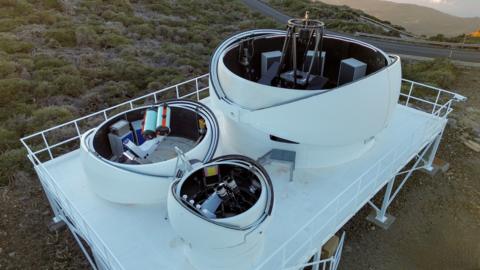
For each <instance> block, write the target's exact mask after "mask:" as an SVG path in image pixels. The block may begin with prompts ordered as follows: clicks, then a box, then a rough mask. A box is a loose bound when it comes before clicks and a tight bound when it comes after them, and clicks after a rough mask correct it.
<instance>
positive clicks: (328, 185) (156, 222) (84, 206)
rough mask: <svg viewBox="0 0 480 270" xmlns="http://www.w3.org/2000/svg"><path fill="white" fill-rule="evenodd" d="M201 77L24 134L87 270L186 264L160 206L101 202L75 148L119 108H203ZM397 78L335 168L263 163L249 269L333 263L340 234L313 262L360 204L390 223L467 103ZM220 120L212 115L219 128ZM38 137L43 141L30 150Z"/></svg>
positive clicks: (55, 208) (224, 151)
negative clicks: (263, 227) (381, 109)
mask: <svg viewBox="0 0 480 270" xmlns="http://www.w3.org/2000/svg"><path fill="white" fill-rule="evenodd" d="M207 80H208V74H207V75H203V76H201V77H199V78H195V79H192V80H189V81H187V82H184V83H181V84H178V85H175V86H173V87H171V88H167V89H164V90H160V91H157V92H154V93H151V94H148V95H146V96H142V97H139V98H136V99H134V100H131V101H127V102H125V103H122V104H120V105H117V106H115V107H113V108H109V109H106V110H103V111H100V112H97V113H94V114H91V115H88V116H86V117H82V118H80V119H77V120H74V121H71V122H68V123H65V124H62V125H60V126H57V127H53V128H51V129H48V130H45V131H41V132H39V133H36V134H33V135H31V136H28V137H25V138H23V139H22V143H23V144H24V145H25V147H26V148H27V150H28V157H29V159H30V160H31V161H32V163H33V164H34V167H35V170H36V172H37V174H38V175H39V178H40V181H41V183H42V185H43V187H44V189H45V193H46V195H47V198H48V199H49V201H50V204H51V206H52V208H53V211H54V214H55V218H56V219H57V220H59V221H60V220H61V221H63V222H65V223H66V224H67V226H68V227H69V229H70V230H71V231H72V233H73V235H74V237H75V238H76V239H77V241H78V243H79V245H80V247H81V248H82V250H83V251H84V253H85V254H86V256H87V258H88V260H89V261H90V263H91V264H92V267H93V268H94V269H97V268H98V269H194V268H193V267H192V266H191V265H190V263H189V262H188V260H187V259H186V257H185V256H184V253H183V245H184V244H183V242H182V240H181V239H180V238H179V237H178V236H176V234H175V233H174V232H173V230H172V228H171V226H170V224H169V222H168V219H166V218H165V217H166V216H167V215H166V206H165V205H121V204H114V203H110V202H108V201H105V200H102V199H101V198H99V197H98V196H96V195H95V194H94V193H93V192H92V191H91V190H90V189H89V186H88V183H87V179H86V174H85V173H84V171H83V169H82V165H81V164H80V158H79V151H78V150H77V149H78V140H79V136H80V135H81V134H82V133H83V132H85V131H86V130H88V129H89V128H91V127H92V123H93V124H98V123H99V122H101V121H104V120H106V119H108V118H109V117H110V116H112V115H114V113H115V112H118V111H119V110H122V109H128V108H134V107H136V106H140V105H145V104H152V103H154V102H157V101H159V100H161V99H162V98H163V97H166V96H169V93H174V95H176V96H177V97H178V98H194V99H197V100H200V101H201V102H204V103H205V104H207V105H208V104H209V99H208V97H206V96H207V95H206V94H207V92H206V90H208V84H207ZM404 84H405V85H404V87H403V88H402V89H403V91H404V92H403V93H402V94H401V99H400V103H399V104H398V105H397V107H396V109H395V113H394V117H393V119H392V122H391V124H390V125H389V127H387V128H386V129H385V130H384V131H383V132H382V133H380V134H379V135H378V136H377V138H376V143H375V145H374V146H373V148H372V149H371V150H370V151H368V152H367V153H365V154H364V155H363V156H362V157H360V158H358V159H356V160H353V161H351V162H348V163H345V164H343V165H341V166H338V167H335V168H334V169H332V168H318V169H300V168H296V169H295V174H294V175H293V176H292V175H291V174H290V171H289V169H292V168H291V165H290V164H289V163H290V161H291V158H290V159H289V162H285V163H281V162H280V163H277V162H272V163H270V164H266V165H265V168H266V170H267V171H268V173H269V175H270V177H271V178H272V181H273V184H274V190H275V195H276V197H275V200H276V202H275V208H276V211H275V212H274V214H273V216H272V220H271V224H270V226H269V227H268V230H267V231H266V232H265V234H266V242H265V249H264V252H263V254H262V256H261V258H260V259H259V261H258V265H257V266H256V269H259V270H260V269H268V270H278V269H302V268H304V267H307V266H310V267H312V268H313V269H327V268H328V269H336V268H337V267H338V263H339V261H340V257H341V250H342V246H343V241H344V239H345V235H344V234H343V235H342V237H341V240H340V244H339V247H338V250H337V252H336V253H335V254H334V256H332V257H330V258H327V259H320V258H321V257H320V253H321V247H322V245H323V244H324V243H325V242H326V241H327V240H328V239H330V238H331V237H332V235H334V234H335V233H337V231H338V230H339V229H341V227H342V226H343V225H344V224H345V223H346V222H347V221H348V220H349V219H350V218H351V217H352V216H353V215H355V213H356V212H357V211H358V210H359V209H360V208H362V207H363V206H364V205H365V204H366V203H369V204H370V205H371V206H372V207H373V208H374V209H375V217H374V219H375V220H377V221H380V223H384V224H386V223H388V222H389V221H390V220H389V218H388V216H387V214H386V211H387V208H388V206H389V205H390V204H391V202H392V200H393V199H394V198H395V196H396V195H397V194H398V192H399V191H400V189H401V188H402V187H403V185H404V184H405V182H406V181H407V179H408V178H409V177H410V175H411V174H412V173H413V172H414V171H416V170H418V169H420V168H429V167H430V166H431V165H432V162H433V159H434V157H435V153H436V150H437V149H438V146H439V143H440V139H441V136H442V133H443V130H444V128H445V124H446V122H447V116H448V114H449V113H450V112H451V111H452V108H451V105H452V103H453V102H454V101H460V100H464V99H465V98H464V97H462V96H460V95H457V94H455V93H452V92H448V91H445V90H442V89H438V88H434V87H430V86H427V85H423V84H419V83H415V82H412V81H408V80H404ZM416 88H421V89H422V91H423V93H424V91H425V90H426V91H430V93H431V95H430V96H432V98H431V99H428V98H424V96H425V95H424V94H422V97H423V98H420V97H418V96H416V95H415V89H416ZM185 89H189V90H188V91H186V90H185ZM182 95H183V96H182ZM170 96H171V95H170ZM212 110H213V111H214V112H215V108H212ZM222 120H223V119H222V118H221V117H220V116H219V122H220V124H221V123H222ZM88 125H90V126H88ZM93 126H94V125H93ZM67 131H71V134H72V136H71V137H68V138H64V137H63V138H62V140H60V141H57V142H52V140H51V139H50V137H54V136H53V135H52V134H54V133H55V132H57V133H59V132H62V134H67V133H68V132H67ZM223 136H228V134H222V135H221V138H220V144H219V150H218V153H217V154H218V155H222V154H230V153H231V152H229V150H228V149H229V147H228V145H225V143H224V141H223V140H222V137H223ZM42 142H43V143H44V145H45V146H44V147H40V148H38V144H39V143H42ZM33 146H37V147H33ZM65 149H68V150H66V151H65ZM62 151H63V152H62ZM412 164H413V166H410V167H409V168H407V169H403V168H405V167H406V166H407V165H412ZM407 167H408V166H407ZM400 176H402V177H403V179H402V180H401V181H400V182H399V184H398V186H397V189H395V190H394V181H396V180H395V179H396V178H399V177H400ZM292 177H293V181H291V179H292ZM385 185H387V187H386V195H385V196H384V199H383V203H382V206H381V207H377V206H376V205H374V204H373V203H372V202H371V201H370V200H371V198H372V197H373V196H374V195H375V194H376V193H377V192H378V191H379V190H381V189H382V188H383V187H384V186H385ZM84 243H86V244H87V245H88V246H89V248H87V247H85V246H84ZM88 250H90V251H91V252H89V251H88ZM312 257H313V260H311V258H312ZM323 267H326V268H323Z"/></svg>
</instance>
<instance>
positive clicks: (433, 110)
mask: <svg viewBox="0 0 480 270" xmlns="http://www.w3.org/2000/svg"><path fill="white" fill-rule="evenodd" d="M437 91H438V90H437ZM441 93H442V92H441V91H438V94H437V98H436V99H435V104H433V109H432V114H433V113H434V112H435V109H436V108H437V103H438V99H439V98H440V94H441Z"/></svg>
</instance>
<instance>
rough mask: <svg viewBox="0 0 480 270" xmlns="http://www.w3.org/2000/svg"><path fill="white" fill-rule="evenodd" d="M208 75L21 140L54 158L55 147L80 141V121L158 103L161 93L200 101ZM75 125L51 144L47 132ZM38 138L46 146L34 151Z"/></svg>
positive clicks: (205, 87)
mask: <svg viewBox="0 0 480 270" xmlns="http://www.w3.org/2000/svg"><path fill="white" fill-rule="evenodd" d="M208 76H209V74H204V75H202V76H199V77H196V78H193V79H190V80H187V81H184V82H181V83H179V84H176V85H173V86H170V87H167V88H164V89H161V90H158V91H154V92H152V93H149V94H146V95H143V96H141V97H137V98H134V99H131V100H128V101H125V102H123V103H120V104H117V105H115V106H112V107H110V108H106V109H103V110H101V111H98V112H95V113H92V114H89V115H86V116H83V117H80V118H77V119H75V120H72V121H69V122H66V123H63V124H60V125H58V126H54V127H51V128H48V129H45V130H42V131H39V132H37V133H34V134H31V135H28V136H26V137H23V138H22V139H21V142H22V143H23V145H24V146H25V147H26V148H27V150H31V152H32V153H29V154H34V155H38V154H41V153H44V152H47V153H48V155H49V158H50V159H53V158H54V155H53V152H52V150H53V149H55V148H58V147H60V146H62V145H66V144H68V143H70V142H72V141H79V139H80V136H81V135H82V131H81V130H80V123H81V122H82V121H85V122H86V121H88V120H95V118H96V117H98V116H100V117H101V118H103V120H104V121H105V120H107V119H108V118H109V116H108V114H109V113H110V112H113V111H114V110H116V109H121V108H122V107H125V109H134V108H135V107H136V103H138V102H139V101H143V104H141V105H142V106H144V105H149V104H154V103H157V102H158V101H159V100H158V99H159V98H158V97H159V96H160V95H168V94H173V95H172V96H171V97H170V98H173V97H176V98H177V99H182V98H192V97H193V98H195V99H196V100H197V101H199V100H200V99H202V93H204V92H205V91H207V90H208ZM203 85H205V86H203ZM184 86H187V87H188V86H190V87H191V88H189V89H187V91H188V92H187V93H181V88H182V87H184ZM202 86H203V87H202ZM205 93H208V91H207V92H205ZM73 127H74V135H73V136H71V137H69V138H66V139H64V140H62V141H60V142H57V143H54V144H50V143H49V142H48V137H47V134H48V133H49V132H53V131H58V130H60V129H67V128H73ZM38 138H41V141H42V142H43V144H44V147H43V148H40V149H38V150H35V151H33V150H32V148H33V147H31V146H32V145H31V144H29V143H28V141H29V140H33V139H38Z"/></svg>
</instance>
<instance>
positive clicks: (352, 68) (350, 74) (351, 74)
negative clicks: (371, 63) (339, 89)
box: [338, 58, 367, 86]
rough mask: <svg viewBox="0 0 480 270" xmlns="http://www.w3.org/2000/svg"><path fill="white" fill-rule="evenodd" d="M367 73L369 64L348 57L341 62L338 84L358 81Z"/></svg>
mask: <svg viewBox="0 0 480 270" xmlns="http://www.w3.org/2000/svg"><path fill="white" fill-rule="evenodd" d="M366 74H367V64H365V63H363V62H361V61H358V60H357V59H355V58H348V59H344V60H342V62H340V70H339V72H338V86H340V85H343V84H346V83H350V82H353V81H356V80H358V79H361V78H363V77H365V75H366Z"/></svg>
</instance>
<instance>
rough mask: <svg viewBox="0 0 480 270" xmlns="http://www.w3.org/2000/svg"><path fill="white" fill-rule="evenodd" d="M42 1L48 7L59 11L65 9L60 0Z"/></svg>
mask: <svg viewBox="0 0 480 270" xmlns="http://www.w3.org/2000/svg"><path fill="white" fill-rule="evenodd" d="M36 1H38V0H36ZM41 2H42V5H43V6H44V7H45V8H47V9H56V10H58V11H62V10H63V6H62V4H61V3H60V1H59V0H41Z"/></svg>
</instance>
